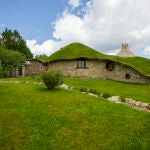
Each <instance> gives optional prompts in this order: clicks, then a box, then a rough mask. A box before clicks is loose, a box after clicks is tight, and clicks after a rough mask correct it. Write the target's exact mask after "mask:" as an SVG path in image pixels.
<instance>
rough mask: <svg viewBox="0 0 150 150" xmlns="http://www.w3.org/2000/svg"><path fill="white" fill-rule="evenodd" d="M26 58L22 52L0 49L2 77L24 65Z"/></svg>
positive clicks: (0, 71)
mask: <svg viewBox="0 0 150 150" xmlns="http://www.w3.org/2000/svg"><path fill="white" fill-rule="evenodd" d="M24 62H25V56H24V55H23V54H21V53H20V52H16V51H12V50H6V49H4V48H2V47H0V64H1V65H0V74H1V75H0V76H1V77H2V76H4V77H5V76H8V75H9V74H10V73H11V72H12V70H13V69H14V68H16V67H19V66H21V65H23V64H24Z"/></svg>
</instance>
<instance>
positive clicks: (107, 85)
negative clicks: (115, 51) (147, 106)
mask: <svg viewBox="0 0 150 150" xmlns="http://www.w3.org/2000/svg"><path fill="white" fill-rule="evenodd" d="M64 82H65V83H66V84H68V85H70V86H73V87H75V88H77V89H79V90H80V89H94V90H95V91H97V92H98V93H107V94H109V95H111V96H115V95H118V96H121V97H124V98H133V99H135V100H139V101H143V102H148V103H150V85H140V84H132V83H124V82H117V81H111V80H102V79H81V78H65V79H64Z"/></svg>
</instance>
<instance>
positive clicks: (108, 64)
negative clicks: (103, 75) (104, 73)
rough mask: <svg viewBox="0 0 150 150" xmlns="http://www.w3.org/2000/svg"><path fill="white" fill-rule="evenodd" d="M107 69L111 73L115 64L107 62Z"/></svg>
mask: <svg viewBox="0 0 150 150" xmlns="http://www.w3.org/2000/svg"><path fill="white" fill-rule="evenodd" d="M106 69H107V70H109V71H112V70H113V69H114V63H113V62H107V63H106Z"/></svg>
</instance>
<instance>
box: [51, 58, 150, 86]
mask: <svg viewBox="0 0 150 150" xmlns="http://www.w3.org/2000/svg"><path fill="white" fill-rule="evenodd" d="M48 69H59V70H61V71H62V73H63V74H64V76H65V77H75V78H101V79H110V80H116V81H123V82H131V83H140V84H150V77H149V76H145V75H143V74H141V73H140V72H138V71H136V70H135V69H133V68H132V67H130V66H127V65H124V64H122V63H119V62H115V61H111V60H98V59H87V58H77V59H71V60H57V61H51V62H49V63H48Z"/></svg>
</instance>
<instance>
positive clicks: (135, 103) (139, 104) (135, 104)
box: [60, 84, 150, 112]
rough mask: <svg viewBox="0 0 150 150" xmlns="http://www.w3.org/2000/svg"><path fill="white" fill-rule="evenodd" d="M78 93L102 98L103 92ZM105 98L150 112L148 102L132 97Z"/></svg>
mask: <svg viewBox="0 0 150 150" xmlns="http://www.w3.org/2000/svg"><path fill="white" fill-rule="evenodd" d="M60 87H61V88H63V89H68V90H75V89H74V87H70V86H68V85H66V84H62V85H60ZM80 93H83V94H88V95H90V96H94V97H97V98H103V96H102V95H103V94H93V93H89V92H80ZM107 100H108V101H111V102H115V103H120V104H126V105H128V106H131V107H132V108H135V109H138V110H144V111H147V112H150V104H149V103H145V102H140V101H136V100H134V99H132V98H125V99H124V101H122V100H121V98H120V96H111V97H109V98H107Z"/></svg>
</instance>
